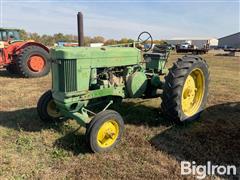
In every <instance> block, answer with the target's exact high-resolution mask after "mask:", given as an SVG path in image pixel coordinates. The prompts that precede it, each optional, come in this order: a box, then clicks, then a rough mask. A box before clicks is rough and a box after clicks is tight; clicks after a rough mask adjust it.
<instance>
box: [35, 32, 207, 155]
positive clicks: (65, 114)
mask: <svg viewBox="0 0 240 180" xmlns="http://www.w3.org/2000/svg"><path fill="white" fill-rule="evenodd" d="M80 29H81V28H80ZM80 34H81V33H80ZM146 36H147V37H146ZM80 39H81V38H80ZM149 42H150V46H149ZM152 42H153V41H152V37H151V35H150V34H149V33H147V32H143V33H141V34H140V35H139V37H138V40H137V41H136V42H134V43H132V44H127V45H116V46H103V47H57V48H54V49H52V50H51V51H50V56H51V61H52V63H51V64H52V89H51V90H49V91H47V92H45V93H44V94H43V95H42V96H41V98H40V99H39V101H38V105H37V110H38V114H39V116H40V118H41V120H43V121H44V122H59V121H62V120H65V119H68V118H72V119H75V120H76V121H77V122H78V123H79V124H80V125H82V126H84V127H86V138H87V142H88V144H89V146H90V149H91V150H92V151H93V152H106V151H109V150H111V149H112V148H113V147H114V146H116V144H117V143H118V142H119V141H120V139H121V136H122V134H123V130H124V121H123V118H122V117H121V115H120V114H119V113H118V112H117V111H114V110H110V109H109V107H111V104H114V103H119V102H121V100H122V99H124V98H141V97H145V98H152V97H158V96H160V97H161V98H162V103H161V110H162V112H163V114H164V115H165V117H166V118H168V119H170V120H173V121H175V122H176V123H183V122H186V121H189V120H195V119H198V118H199V115H200V113H201V112H202V111H203V109H204V106H205V104H206V101H207V92H208V83H209V71H208V66H207V64H206V61H205V60H203V59H202V58H201V57H199V56H184V57H182V58H179V59H178V60H177V61H176V62H175V63H174V64H173V66H172V68H170V69H169V70H167V69H166V63H167V59H168V56H169V53H170V48H169V47H167V46H164V47H157V48H156V47H155V48H153V50H151V52H150V51H149V50H150V49H152V48H151V46H152ZM147 43H148V45H146V44H147ZM79 44H81V43H79ZM106 102H107V103H106ZM100 103H103V104H105V106H103V107H102V109H101V110H100V112H98V113H96V112H94V111H93V110H92V109H94V108H92V107H94V106H97V107H98V108H99V107H101V106H99V104H100Z"/></svg>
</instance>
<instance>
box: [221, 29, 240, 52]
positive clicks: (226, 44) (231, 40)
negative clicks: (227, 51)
mask: <svg viewBox="0 0 240 180" xmlns="http://www.w3.org/2000/svg"><path fill="white" fill-rule="evenodd" d="M218 47H221V48H240V32H238V33H235V34H231V35H228V36H225V37H222V38H219V39H218Z"/></svg>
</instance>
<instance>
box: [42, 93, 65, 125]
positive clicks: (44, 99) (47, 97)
mask: <svg viewBox="0 0 240 180" xmlns="http://www.w3.org/2000/svg"><path fill="white" fill-rule="evenodd" d="M51 100H53V98H52V92H51V90H48V91H46V92H45V93H44V94H43V95H42V96H41V97H40V99H39V100H38V103H37V112H38V115H39V117H40V119H41V120H42V121H43V122H47V123H53V122H60V120H61V116H60V115H59V117H52V116H50V115H49V113H48V111H47V106H48V103H49V102H50V101H51Z"/></svg>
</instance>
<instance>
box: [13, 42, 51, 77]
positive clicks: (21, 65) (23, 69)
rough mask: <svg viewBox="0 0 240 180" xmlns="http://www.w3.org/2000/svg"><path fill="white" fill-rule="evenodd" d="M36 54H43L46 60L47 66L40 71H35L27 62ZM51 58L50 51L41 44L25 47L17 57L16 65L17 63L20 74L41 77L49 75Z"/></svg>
mask: <svg viewBox="0 0 240 180" xmlns="http://www.w3.org/2000/svg"><path fill="white" fill-rule="evenodd" d="M34 54H38V55H40V56H42V57H43V58H44V60H45V67H44V68H43V70H42V71H40V72H34V71H32V70H31V69H30V68H29V67H28V64H27V62H28V59H29V58H30V57H31V56H32V55H34ZM49 59H50V56H49V53H48V52H47V51H46V50H45V49H43V48H41V47H39V46H27V47H25V48H24V49H23V50H22V51H21V52H20V54H19V55H18V57H17V58H16V65H17V68H18V71H19V74H20V76H22V77H26V78H30V77H41V76H45V75H47V74H48V73H49V71H50V61H49Z"/></svg>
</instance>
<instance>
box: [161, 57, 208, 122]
mask: <svg viewBox="0 0 240 180" xmlns="http://www.w3.org/2000/svg"><path fill="white" fill-rule="evenodd" d="M195 68H199V69H201V70H202V72H203V76H204V79H205V80H204V85H205V88H204V94H203V98H202V101H201V104H200V106H199V108H198V110H197V112H196V113H195V114H194V115H193V116H191V117H189V116H187V115H185V114H184V112H183V110H182V107H181V97H182V90H183V85H184V83H185V80H186V78H187V77H188V75H189V74H190V73H191V72H192V70H193V69H195ZM208 84H209V70H208V65H207V63H206V61H205V60H204V59H202V58H201V57H199V56H193V55H187V56H184V57H182V58H179V59H178V60H177V62H175V63H174V64H173V66H172V68H170V69H169V73H168V75H167V76H166V77H165V84H164V87H163V97H162V103H161V109H162V111H163V114H164V115H165V117H167V118H168V119H170V120H173V121H174V122H176V123H177V124H182V122H184V121H187V120H195V119H198V118H199V117H200V114H201V112H202V111H203V109H204V107H205V105H206V102H207V94H208Z"/></svg>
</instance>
